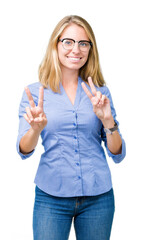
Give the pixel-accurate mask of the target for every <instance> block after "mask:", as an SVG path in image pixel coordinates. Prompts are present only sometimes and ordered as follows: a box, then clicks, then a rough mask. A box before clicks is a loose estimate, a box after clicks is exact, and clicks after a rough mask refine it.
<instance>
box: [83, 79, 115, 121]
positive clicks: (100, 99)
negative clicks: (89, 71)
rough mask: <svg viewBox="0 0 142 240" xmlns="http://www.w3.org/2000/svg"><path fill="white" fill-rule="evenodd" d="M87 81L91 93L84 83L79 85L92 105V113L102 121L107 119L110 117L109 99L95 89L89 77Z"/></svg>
mask: <svg viewBox="0 0 142 240" xmlns="http://www.w3.org/2000/svg"><path fill="white" fill-rule="evenodd" d="M88 82H89V85H90V88H91V91H92V93H91V92H90V91H89V90H88V88H87V87H86V85H85V83H82V84H81V85H82V88H83V89H84V91H85V93H86V94H87V96H88V97H89V99H90V101H91V103H92V105H93V111H94V113H95V114H96V116H97V117H98V118H99V119H100V120H101V121H102V122H103V121H107V120H109V119H110V118H111V117H112V115H111V107H110V101H109V99H108V98H107V97H106V96H105V95H102V93H101V92H100V91H97V89H96V88H95V86H94V84H93V82H92V78H91V77H88Z"/></svg>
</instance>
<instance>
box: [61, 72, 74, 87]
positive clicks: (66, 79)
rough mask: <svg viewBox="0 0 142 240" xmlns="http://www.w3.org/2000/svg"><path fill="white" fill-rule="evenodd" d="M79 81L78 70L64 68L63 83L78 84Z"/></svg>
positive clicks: (65, 84)
mask: <svg viewBox="0 0 142 240" xmlns="http://www.w3.org/2000/svg"><path fill="white" fill-rule="evenodd" d="M77 83H78V70H69V69H62V85H63V86H69V85H76V84H77Z"/></svg>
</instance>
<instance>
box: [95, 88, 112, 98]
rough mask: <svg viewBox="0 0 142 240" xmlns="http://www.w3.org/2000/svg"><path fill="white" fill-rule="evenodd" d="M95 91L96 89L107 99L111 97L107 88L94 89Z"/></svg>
mask: <svg viewBox="0 0 142 240" xmlns="http://www.w3.org/2000/svg"><path fill="white" fill-rule="evenodd" d="M96 89H97V91H100V92H101V93H102V94H103V95H105V96H107V97H111V93H110V90H109V88H108V87H107V86H103V87H96Z"/></svg>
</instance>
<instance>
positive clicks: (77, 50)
mask: <svg viewBox="0 0 142 240" xmlns="http://www.w3.org/2000/svg"><path fill="white" fill-rule="evenodd" d="M72 52H73V53H76V54H77V53H79V52H80V48H79V44H78V42H75V43H74V46H73V49H72Z"/></svg>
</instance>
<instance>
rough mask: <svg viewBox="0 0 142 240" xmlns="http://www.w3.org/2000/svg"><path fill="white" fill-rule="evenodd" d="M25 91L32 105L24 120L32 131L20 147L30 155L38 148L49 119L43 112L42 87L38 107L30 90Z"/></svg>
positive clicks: (21, 150) (22, 140)
mask: <svg viewBox="0 0 142 240" xmlns="http://www.w3.org/2000/svg"><path fill="white" fill-rule="evenodd" d="M25 91H26V94H27V97H28V100H29V103H30V107H26V113H25V114H24V118H25V120H26V121H27V123H28V124H29V125H30V129H29V130H28V131H27V132H26V133H25V134H24V136H23V137H22V138H21V140H20V143H19V147H20V152H21V153H23V154H29V153H30V152H32V151H33V150H34V148H35V147H36V145H37V143H38V139H39V135H40V133H41V131H42V130H43V128H44V127H45V126H46V124H47V119H46V115H45V113H44V112H43V94H44V90H43V87H40V89H39V101H38V106H36V105H35V103H34V100H33V97H32V95H31V93H30V90H29V88H27V87H26V88H25Z"/></svg>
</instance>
